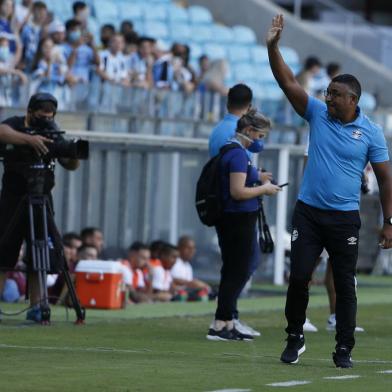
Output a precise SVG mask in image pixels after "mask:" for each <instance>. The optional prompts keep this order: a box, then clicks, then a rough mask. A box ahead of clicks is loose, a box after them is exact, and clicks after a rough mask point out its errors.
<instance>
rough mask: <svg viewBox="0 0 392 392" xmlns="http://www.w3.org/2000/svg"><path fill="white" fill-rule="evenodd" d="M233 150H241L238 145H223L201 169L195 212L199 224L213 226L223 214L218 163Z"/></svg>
mask: <svg viewBox="0 0 392 392" xmlns="http://www.w3.org/2000/svg"><path fill="white" fill-rule="evenodd" d="M233 148H241V146H240V145H239V144H238V143H230V144H226V145H224V146H223V147H222V148H221V149H220V151H219V154H218V155H216V156H215V157H212V158H211V159H210V160H209V161H208V162H207V163H206V164H205V165H204V167H203V170H202V171H201V174H200V177H199V179H198V181H197V185H196V210H197V214H198V215H199V218H200V220H201V222H202V223H203V224H205V225H207V226H215V225H216V224H217V223H218V221H219V219H220V218H221V217H222V214H223V205H222V194H221V189H220V188H221V186H220V185H221V184H220V182H221V181H220V175H219V174H220V173H219V168H220V162H221V159H222V157H223V155H225V153H226V152H227V151H229V150H232V149H233Z"/></svg>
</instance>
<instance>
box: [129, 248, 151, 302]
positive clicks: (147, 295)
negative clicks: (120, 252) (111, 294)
mask: <svg viewBox="0 0 392 392" xmlns="http://www.w3.org/2000/svg"><path fill="white" fill-rule="evenodd" d="M150 257H151V254H150V248H149V247H148V245H146V244H144V243H142V242H134V243H133V244H132V245H131V246H130V247H129V250H128V259H127V260H123V261H122V263H123V264H124V266H125V267H126V268H127V269H128V272H129V273H128V274H127V278H126V280H125V283H126V284H127V286H128V298H129V300H130V301H131V302H133V303H141V302H151V291H150V287H149V285H148V283H147V281H146V278H145V270H146V268H148V264H149V261H150Z"/></svg>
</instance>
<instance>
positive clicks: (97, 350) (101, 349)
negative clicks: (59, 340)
mask: <svg viewBox="0 0 392 392" xmlns="http://www.w3.org/2000/svg"><path fill="white" fill-rule="evenodd" d="M1 348H16V349H23V350H49V351H82V352H93V353H113V352H114V353H127V354H129V353H132V354H135V353H136V354H143V353H146V352H149V351H150V350H148V349H142V350H126V349H117V348H111V347H85V348H79V347H53V346H17V345H13V344H0V349H1Z"/></svg>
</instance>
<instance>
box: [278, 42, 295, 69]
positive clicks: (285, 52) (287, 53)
mask: <svg viewBox="0 0 392 392" xmlns="http://www.w3.org/2000/svg"><path fill="white" fill-rule="evenodd" d="M280 53H281V54H282V57H283V59H284V61H285V62H286V63H287V64H289V65H297V64H299V56H298V53H297V52H296V51H295V50H294V49H293V48H289V47H287V46H282V47H281V48H280Z"/></svg>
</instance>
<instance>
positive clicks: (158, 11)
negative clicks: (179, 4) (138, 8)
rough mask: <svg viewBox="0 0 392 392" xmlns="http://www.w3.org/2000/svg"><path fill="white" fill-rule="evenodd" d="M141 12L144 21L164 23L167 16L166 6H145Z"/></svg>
mask: <svg viewBox="0 0 392 392" xmlns="http://www.w3.org/2000/svg"><path fill="white" fill-rule="evenodd" d="M143 11H144V12H143V14H144V19H145V20H156V21H161V22H165V21H166V19H167V14H168V6H167V5H160V4H156V5H155V4H154V5H151V6H150V7H149V6H148V5H145V7H144V9H143Z"/></svg>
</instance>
